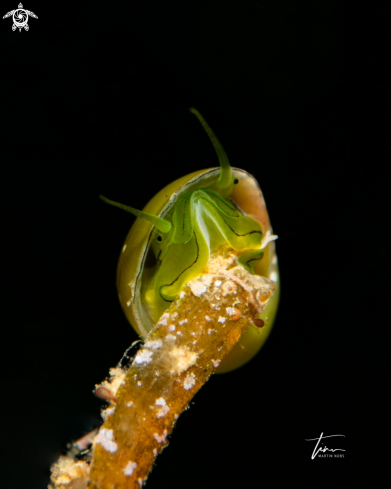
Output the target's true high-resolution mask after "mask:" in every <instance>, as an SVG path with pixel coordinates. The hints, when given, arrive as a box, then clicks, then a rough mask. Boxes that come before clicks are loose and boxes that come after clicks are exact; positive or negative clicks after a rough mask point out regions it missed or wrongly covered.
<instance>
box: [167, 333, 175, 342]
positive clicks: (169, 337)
mask: <svg viewBox="0 0 391 489" xmlns="http://www.w3.org/2000/svg"><path fill="white" fill-rule="evenodd" d="M166 340H171V341H175V340H176V336H173V335H172V334H168V335H167V336H166Z"/></svg>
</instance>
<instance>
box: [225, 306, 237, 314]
mask: <svg viewBox="0 0 391 489" xmlns="http://www.w3.org/2000/svg"><path fill="white" fill-rule="evenodd" d="M225 310H226V311H227V314H228V315H229V316H235V315H236V314H237V311H236V309H235V308H234V307H226V308H225Z"/></svg>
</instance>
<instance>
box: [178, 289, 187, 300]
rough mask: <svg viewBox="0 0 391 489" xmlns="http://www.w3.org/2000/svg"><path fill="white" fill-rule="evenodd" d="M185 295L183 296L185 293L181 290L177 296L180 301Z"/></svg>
mask: <svg viewBox="0 0 391 489" xmlns="http://www.w3.org/2000/svg"><path fill="white" fill-rule="evenodd" d="M185 295H186V294H185V293H184V292H183V290H182V292H181V293H180V294H179V298H180V299H183V298H184V297H185Z"/></svg>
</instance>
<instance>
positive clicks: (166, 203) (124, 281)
mask: <svg viewBox="0 0 391 489" xmlns="http://www.w3.org/2000/svg"><path fill="white" fill-rule="evenodd" d="M192 112H193V113H195V114H196V115H197V117H198V118H199V119H200V121H201V122H202V124H203V126H204V128H205V129H206V130H207V132H208V134H209V136H210V138H211V140H212V142H213V144H214V146H215V149H216V152H217V154H218V156H219V159H220V163H221V166H220V168H211V169H209V170H201V171H198V172H194V173H192V174H190V175H187V176H185V177H182V178H180V179H178V180H176V181H175V182H173V183H171V184H170V185H168V186H167V187H165V188H164V189H163V190H161V191H160V192H159V193H158V194H157V195H155V197H154V198H153V199H152V200H151V201H150V202H149V203H148V204H147V205H146V207H145V208H144V209H143V211H142V212H141V211H136V210H135V209H133V208H128V210H130V212H133V213H135V214H136V213H137V214H136V215H138V217H141V219H136V222H135V223H134V225H133V226H132V228H131V230H130V232H129V234H128V236H127V238H126V240H125V244H124V246H123V249H122V253H121V255H120V259H119V263H118V270H117V286H118V292H119V298H120V302H121V305H122V307H123V310H124V312H125V314H126V316H127V317H128V319H129V321H130V322H131V324H132V325H133V327H134V328H135V329H136V330H137V331H138V332H139V334H141V335H142V336H143V337H146V335H147V334H148V331H149V330H150V329H151V328H152V326H153V325H154V324H155V323H156V322H157V321H158V319H159V318H160V316H161V315H162V314H163V312H164V311H165V310H166V309H167V308H168V307H169V305H170V302H171V301H173V300H175V299H176V297H177V296H178V294H179V293H180V291H181V290H182V288H183V287H184V285H185V284H186V283H187V282H188V281H189V280H191V279H192V278H194V277H195V276H197V275H198V274H200V273H201V272H202V270H203V269H204V268H205V266H206V265H207V263H208V260H209V256H210V253H212V252H213V251H214V250H215V249H216V248H217V247H219V246H220V245H223V244H229V246H230V247H232V248H233V249H235V250H239V251H242V253H241V255H240V258H239V261H240V262H241V263H242V264H243V265H244V266H245V267H246V268H248V269H249V270H250V271H251V272H253V273H257V274H261V275H264V276H267V277H269V278H271V279H272V280H274V281H276V282H278V267H277V257H276V255H275V246H274V242H271V243H269V244H268V245H267V246H266V247H265V248H264V249H262V248H263V246H262V241H263V239H264V236H265V233H266V232H268V231H269V233H270V232H271V226H270V222H269V218H268V215H267V211H266V206H265V203H264V200H263V196H262V193H261V191H260V189H259V187H258V185H257V183H256V181H255V179H254V178H253V177H251V176H250V175H249V174H248V173H246V172H245V171H244V170H239V169H236V168H232V169H231V168H230V167H229V164H228V159H227V158H226V156H225V153H224V150H223V149H222V147H221V145H220V143H219V142H218V140H217V138H216V137H215V135H214V134H213V133H212V131H211V130H210V128H209V127H208V126H207V124H206V122H205V121H204V120H203V119H202V117H201V116H200V114H199V113H198V112H197V111H195V110H194V109H192ZM105 200H107V199H105ZM109 202H110V201H109ZM119 206H120V207H125V206H121V205H119ZM154 219H155V220H154ZM152 222H153V223H154V224H152ZM277 285H278V283H277ZM278 295H279V287H277V289H276V292H275V293H274V295H273V297H272V298H271V300H270V301H269V304H268V306H267V307H266V309H265V311H264V313H263V314H262V316H261V317H263V318H264V319H266V326H265V327H264V328H262V329H258V328H256V327H255V326H250V327H249V328H247V331H246V332H245V333H244V335H243V336H242V339H241V340H240V341H239V343H238V344H237V345H236V347H235V348H234V350H233V351H232V352H231V354H230V355H228V356H227V358H226V359H225V360H224V361H223V362H222V363H221V365H220V367H219V369H218V370H219V371H228V370H231V369H233V368H236V367H238V366H240V365H241V364H243V363H245V362H246V361H248V360H249V359H250V358H251V357H252V356H253V355H254V354H255V353H256V352H257V351H258V350H259V348H260V347H261V345H262V344H263V342H264V341H265V339H266V337H267V335H268V333H269V332H270V329H271V326H272V323H273V320H274V316H275V313H276V309H277V304H278ZM243 346H244V348H243Z"/></svg>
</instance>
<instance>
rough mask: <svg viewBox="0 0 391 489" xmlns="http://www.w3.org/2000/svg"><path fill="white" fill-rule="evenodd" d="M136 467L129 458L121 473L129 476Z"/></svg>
mask: <svg viewBox="0 0 391 489" xmlns="http://www.w3.org/2000/svg"><path fill="white" fill-rule="evenodd" d="M136 467H137V464H136V462H132V461H131V460H130V461H129V462H128V463H127V465H126V467H125V468H124V470H123V473H124V474H125V475H127V476H130V475H132V474H133V472H134V469H135V468H136Z"/></svg>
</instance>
